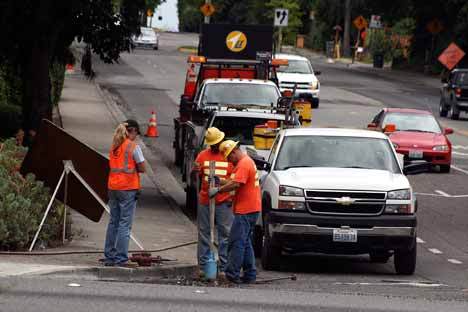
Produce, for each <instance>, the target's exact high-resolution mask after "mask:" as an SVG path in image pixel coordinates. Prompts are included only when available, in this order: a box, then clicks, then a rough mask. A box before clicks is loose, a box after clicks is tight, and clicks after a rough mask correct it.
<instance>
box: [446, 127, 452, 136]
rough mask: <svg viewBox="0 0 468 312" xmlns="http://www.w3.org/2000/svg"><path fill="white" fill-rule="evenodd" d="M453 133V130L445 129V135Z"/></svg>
mask: <svg viewBox="0 0 468 312" xmlns="http://www.w3.org/2000/svg"><path fill="white" fill-rule="evenodd" d="M452 133H453V129H452V128H445V129H444V134H447V135H448V134H452Z"/></svg>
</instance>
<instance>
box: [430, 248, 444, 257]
mask: <svg viewBox="0 0 468 312" xmlns="http://www.w3.org/2000/svg"><path fill="white" fill-rule="evenodd" d="M428 250H429V251H430V252H432V253H433V254H435V255H441V254H443V252H442V251H440V250H439V249H436V248H429V249H428Z"/></svg>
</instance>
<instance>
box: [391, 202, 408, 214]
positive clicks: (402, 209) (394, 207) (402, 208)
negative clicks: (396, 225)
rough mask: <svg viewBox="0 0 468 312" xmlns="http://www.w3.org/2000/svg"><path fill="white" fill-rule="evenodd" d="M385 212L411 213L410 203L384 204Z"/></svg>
mask: <svg viewBox="0 0 468 312" xmlns="http://www.w3.org/2000/svg"><path fill="white" fill-rule="evenodd" d="M385 213H386V214H411V213H413V212H412V211H411V204H404V205H385Z"/></svg>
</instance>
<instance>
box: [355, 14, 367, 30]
mask: <svg viewBox="0 0 468 312" xmlns="http://www.w3.org/2000/svg"><path fill="white" fill-rule="evenodd" d="M353 24H354V27H356V28H357V29H358V30H363V29H364V28H367V20H366V19H365V18H364V17H363V16H362V15H359V16H358V17H356V18H355V19H354V21H353Z"/></svg>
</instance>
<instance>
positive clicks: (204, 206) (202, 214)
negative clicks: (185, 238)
mask: <svg viewBox="0 0 468 312" xmlns="http://www.w3.org/2000/svg"><path fill="white" fill-rule="evenodd" d="M223 139H224V132H222V131H220V130H219V129H218V128H215V127H211V128H208V129H207V131H206V134H205V145H207V146H208V148H207V149H205V150H203V151H202V152H200V153H199V154H198V156H197V158H196V159H195V164H194V170H195V171H198V174H199V177H200V179H201V188H200V193H199V196H198V210H197V220H198V265H199V267H200V269H202V270H203V267H204V266H205V264H206V263H207V261H209V260H210V258H212V257H214V255H213V254H212V253H211V252H210V207H209V201H210V199H209V197H208V188H209V179H208V177H209V174H210V161H214V162H215V167H216V168H215V175H216V176H217V177H218V178H219V179H220V182H222V181H225V180H226V178H228V177H229V176H230V175H231V173H232V169H233V165H232V163H229V162H228V161H226V159H225V158H224V156H223V154H221V153H220V151H219V145H220V143H221V141H222V140H223ZM215 203H216V207H215V224H216V230H217V234H218V257H219V272H220V273H219V274H218V277H219V278H220V279H223V278H224V272H225V271H226V265H227V256H228V241H229V232H230V229H231V224H232V220H233V218H234V217H233V214H232V196H231V194H228V193H225V194H219V195H217V196H216V198H215Z"/></svg>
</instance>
